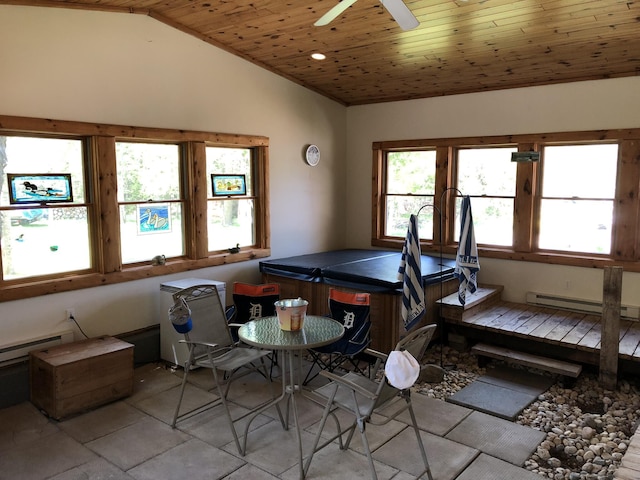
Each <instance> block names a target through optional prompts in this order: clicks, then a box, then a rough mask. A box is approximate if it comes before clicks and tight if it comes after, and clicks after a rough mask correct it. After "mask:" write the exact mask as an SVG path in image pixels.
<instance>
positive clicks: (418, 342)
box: [304, 325, 436, 480]
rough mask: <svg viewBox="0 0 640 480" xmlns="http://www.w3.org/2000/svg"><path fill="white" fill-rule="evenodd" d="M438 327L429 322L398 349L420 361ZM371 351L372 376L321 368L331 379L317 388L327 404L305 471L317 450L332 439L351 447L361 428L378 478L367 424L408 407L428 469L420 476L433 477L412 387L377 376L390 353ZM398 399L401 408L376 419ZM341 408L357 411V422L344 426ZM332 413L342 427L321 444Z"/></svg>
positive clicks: (391, 416) (355, 415) (386, 412)
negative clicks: (419, 425) (338, 372)
mask: <svg viewBox="0 0 640 480" xmlns="http://www.w3.org/2000/svg"><path fill="white" fill-rule="evenodd" d="M435 329H436V326H435V325H427V326H425V327H422V328H419V329H418V330H416V331H415V332H413V333H410V334H409V335H407V336H406V337H405V338H403V339H402V340H400V341H399V342H398V344H397V345H396V348H395V350H406V351H408V352H409V353H410V354H411V355H413V357H415V358H416V359H417V360H418V362H419V361H420V359H421V358H422V356H423V355H424V352H425V350H426V348H427V346H428V344H429V341H430V340H431V337H432V336H433V332H434V331H435ZM368 353H369V354H370V355H373V356H375V357H376V358H377V359H378V361H377V362H376V368H375V370H376V372H374V374H373V375H372V377H371V378H367V377H364V376H362V375H359V374H357V373H353V372H350V373H347V374H346V375H344V376H342V377H341V376H338V375H336V374H335V373H331V372H329V371H327V370H323V371H322V372H320V374H321V375H323V376H325V377H327V378H328V379H330V380H331V382H330V383H329V384H327V385H325V386H323V387H321V388H318V389H316V390H314V394H315V395H316V396H317V398H319V399H324V400H325V401H326V407H325V409H324V413H323V415H322V420H321V421H320V425H319V427H318V431H317V433H316V437H315V440H314V443H313V448H312V449H311V452H310V454H309V456H308V457H307V459H306V461H305V465H304V475H306V474H307V472H308V471H309V467H310V466H311V461H312V460H313V456H314V455H315V453H316V452H317V451H319V450H321V449H322V448H324V447H326V446H327V445H329V444H330V443H332V442H333V441H334V440H335V439H339V445H340V448H341V449H343V450H346V449H347V448H349V444H350V443H351V439H352V438H353V434H354V433H355V430H356V428H357V429H358V431H359V432H360V435H361V437H362V444H363V446H364V449H365V452H366V454H367V458H368V460H369V467H370V469H371V478H372V479H374V480H376V479H377V478H378V477H377V474H376V470H375V466H374V464H373V458H372V456H371V450H370V448H369V442H368V440H367V436H366V431H365V427H366V424H367V423H370V424H372V425H384V424H386V423H388V422H390V421H391V420H393V419H394V418H396V417H397V416H398V415H399V414H400V413H402V412H404V411H406V410H408V411H409V416H410V417H411V424H412V426H413V430H414V431H415V434H416V439H417V442H418V448H419V450H420V453H421V455H422V460H423V463H424V469H423V471H422V472H421V473H420V475H418V477H417V478H421V477H423V476H424V475H427V478H428V479H429V480H433V478H432V476H431V468H430V466H429V461H428V460H427V454H426V452H425V449H424V445H423V443H422V438H421V437H420V430H419V429H418V424H417V422H416V417H415V414H414V412H413V406H412V404H411V388H406V389H403V390H400V389H397V388H395V387H393V386H392V385H391V384H389V383H388V382H387V380H386V378H384V377H383V376H380V377H381V378H380V379H376V378H377V376H378V375H377V371H378V370H379V369H380V368H383V365H384V362H385V361H386V359H387V357H388V355H385V354H383V353H380V352H376V351H375V350H368ZM401 400H403V401H404V403H402V402H401ZM396 402H397V403H399V405H400V408H397V409H392V410H391V412H392V413H388V410H385V416H384V417H383V416H376V419H377V418H384V420H382V421H373V420H372V416H373V414H374V413H376V412H378V411H379V410H381V409H382V408H385V409H386V408H387V407H389V408H391V405H395V404H396ZM338 409H339V410H343V411H345V412H347V413H350V414H351V415H353V422H352V423H351V424H350V425H349V426H348V427H346V428H342V427H341V425H340V422H339V420H338V417H337V415H335V412H336V411H337V410H338ZM329 415H331V416H332V417H333V418H334V420H335V422H336V426H337V428H338V433H337V434H335V435H334V436H332V437H331V438H329V439H328V440H325V441H324V442H323V443H322V444H321V445H319V443H320V438H321V435H322V431H323V430H324V426H325V424H326V422H327V418H328V417H329ZM345 433H346V434H347V438H346V441H345V442H343V441H342V436H343V434H345Z"/></svg>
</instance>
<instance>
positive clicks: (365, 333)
mask: <svg viewBox="0 0 640 480" xmlns="http://www.w3.org/2000/svg"><path fill="white" fill-rule="evenodd" d="M370 310H371V307H370V294H368V293H350V292H342V291H340V290H336V289H335V288H332V289H330V290H329V311H330V312H331V318H333V319H334V320H337V321H339V322H341V323H342V324H343V326H344V330H345V333H344V336H343V337H342V338H341V339H340V340H338V341H337V342H334V343H332V344H330V345H326V346H323V347H318V348H314V349H310V350H309V354H310V355H311V358H312V359H313V363H312V365H311V367H310V368H309V371H308V372H307V375H306V377H305V379H304V381H303V382H302V383H303V385H307V384H308V383H309V382H310V381H311V380H313V379H314V378H315V377H317V376H318V374H319V373H320V371H322V370H328V371H329V372H333V371H334V370H335V369H336V368H338V367H342V366H344V364H345V363H349V364H351V367H352V368H353V369H354V370H355V371H357V372H360V373H362V374H364V371H363V370H362V369H361V368H360V360H361V359H364V358H362V357H363V356H362V352H363V351H364V350H365V349H366V348H367V347H368V346H369V344H370V343H371V337H370V335H369V334H370V331H371V321H370V319H369V313H370ZM367 364H368V365H370V363H369V362H368V363H367ZM316 367H318V369H319V370H317V371H315V372H314V370H315V369H316Z"/></svg>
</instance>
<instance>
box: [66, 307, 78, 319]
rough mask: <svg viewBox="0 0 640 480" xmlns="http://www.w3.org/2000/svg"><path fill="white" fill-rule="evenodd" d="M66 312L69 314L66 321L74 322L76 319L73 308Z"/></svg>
mask: <svg viewBox="0 0 640 480" xmlns="http://www.w3.org/2000/svg"><path fill="white" fill-rule="evenodd" d="M66 312H67V318H66V319H67V320H68V321H69V322H73V319H74V318H75V317H76V312H75V310H74V309H73V308H67V310H66Z"/></svg>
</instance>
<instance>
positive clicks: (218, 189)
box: [211, 173, 247, 197]
mask: <svg viewBox="0 0 640 480" xmlns="http://www.w3.org/2000/svg"><path fill="white" fill-rule="evenodd" d="M211 191H212V193H213V196H214V197H229V196H233V195H246V194H247V182H246V177H245V175H222V174H217V173H212V174H211Z"/></svg>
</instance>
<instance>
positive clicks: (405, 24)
mask: <svg viewBox="0 0 640 480" xmlns="http://www.w3.org/2000/svg"><path fill="white" fill-rule="evenodd" d="M380 3H382V5H383V6H384V8H386V9H387V11H388V12H389V13H390V14H391V16H392V17H393V18H394V19H395V21H396V22H398V25H400V28H401V29H402V30H411V29H412V28H416V27H417V26H418V25H420V22H419V21H418V19H417V18H416V17H415V15H413V13H411V10H409V7H407V6H406V5H405V4H404V2H403V1H402V0H380Z"/></svg>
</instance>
